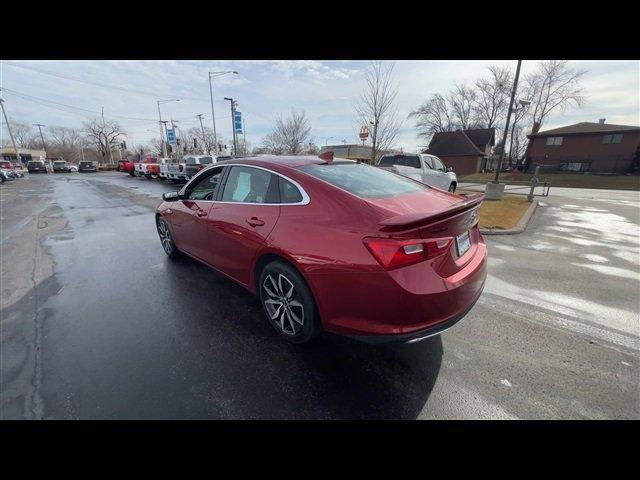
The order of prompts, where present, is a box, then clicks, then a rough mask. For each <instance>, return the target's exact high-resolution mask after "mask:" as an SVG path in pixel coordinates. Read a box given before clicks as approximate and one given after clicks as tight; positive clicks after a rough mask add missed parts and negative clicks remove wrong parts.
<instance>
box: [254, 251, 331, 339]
mask: <svg viewBox="0 0 640 480" xmlns="http://www.w3.org/2000/svg"><path fill="white" fill-rule="evenodd" d="M258 289H259V292H260V301H261V303H262V308H263V310H264V313H265V315H266V316H267V319H268V320H269V323H270V324H271V326H272V327H273V328H275V329H276V331H277V332H278V333H279V334H280V335H281V336H282V337H283V338H284V339H285V340H287V341H289V342H292V343H306V342H308V341H310V340H312V339H313V338H315V337H317V336H318V335H319V334H320V333H321V331H322V328H321V326H320V319H319V318H318V314H317V309H316V304H315V301H314V299H313V296H312V295H311V291H310V290H309V287H308V286H307V284H306V282H305V281H304V279H303V278H302V276H301V275H300V274H299V273H298V272H297V271H296V270H295V269H294V268H293V267H291V266H290V265H288V264H286V263H284V262H281V261H274V262H271V263H269V264H268V265H266V266H265V267H264V269H263V270H262V272H261V273H260V279H259V283H258Z"/></svg>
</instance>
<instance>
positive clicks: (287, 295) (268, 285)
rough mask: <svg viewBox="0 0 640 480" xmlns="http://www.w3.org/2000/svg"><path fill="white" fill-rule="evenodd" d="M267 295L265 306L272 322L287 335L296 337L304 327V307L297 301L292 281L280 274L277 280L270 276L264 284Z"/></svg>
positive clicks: (263, 287)
mask: <svg viewBox="0 0 640 480" xmlns="http://www.w3.org/2000/svg"><path fill="white" fill-rule="evenodd" d="M262 289H263V290H264V292H265V293H266V294H267V297H265V299H264V306H265V308H266V310H267V313H268V315H269V317H270V318H271V320H272V321H273V322H274V323H275V324H276V325H278V327H279V328H280V330H281V331H282V333H284V334H285V335H296V334H297V333H298V332H300V329H301V328H302V326H303V325H304V306H303V305H302V303H301V302H300V301H298V300H297V299H296V293H297V292H296V289H295V286H294V285H293V283H292V282H291V280H289V279H288V278H287V277H285V276H284V275H282V274H281V273H279V274H278V277H277V280H275V279H274V275H272V274H269V275H267V276H266V277H265V279H264V282H263V283H262Z"/></svg>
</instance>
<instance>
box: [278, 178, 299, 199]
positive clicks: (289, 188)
mask: <svg viewBox="0 0 640 480" xmlns="http://www.w3.org/2000/svg"><path fill="white" fill-rule="evenodd" d="M278 183H279V186H280V203H300V202H301V201H302V193H300V190H298V187H296V186H295V185H294V184H293V183H291V182H290V181H289V180H286V179H284V178H282V177H278Z"/></svg>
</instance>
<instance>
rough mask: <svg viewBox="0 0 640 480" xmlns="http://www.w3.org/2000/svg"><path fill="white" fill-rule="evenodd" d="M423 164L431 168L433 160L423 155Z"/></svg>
mask: <svg viewBox="0 0 640 480" xmlns="http://www.w3.org/2000/svg"><path fill="white" fill-rule="evenodd" d="M424 164H425V165H426V166H427V168H429V169H431V170H433V169H434V168H433V161H432V158H431V157H424Z"/></svg>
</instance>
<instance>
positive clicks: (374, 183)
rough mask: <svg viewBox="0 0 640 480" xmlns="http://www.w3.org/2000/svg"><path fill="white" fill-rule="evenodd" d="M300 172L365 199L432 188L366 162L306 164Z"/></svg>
mask: <svg viewBox="0 0 640 480" xmlns="http://www.w3.org/2000/svg"><path fill="white" fill-rule="evenodd" d="M300 170H302V171H303V172H306V173H308V174H309V175H313V176H314V177H316V178H319V179H320V180H324V181H325V182H328V183H330V184H331V185H334V186H336V187H338V188H341V189H343V190H346V191H347V192H350V193H353V194H354V195H357V196H359V197H362V198H373V197H393V196H395V195H402V194H404V193H411V192H418V191H421V190H427V189H428V188H429V187H427V186H426V185H423V184H421V183H418V182H414V181H413V180H409V179H408V178H404V177H401V176H400V175H396V174H395V173H391V172H387V171H386V170H382V169H379V168H376V167H372V166H370V165H367V164H364V163H334V164H328V165H305V166H303V167H300Z"/></svg>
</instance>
